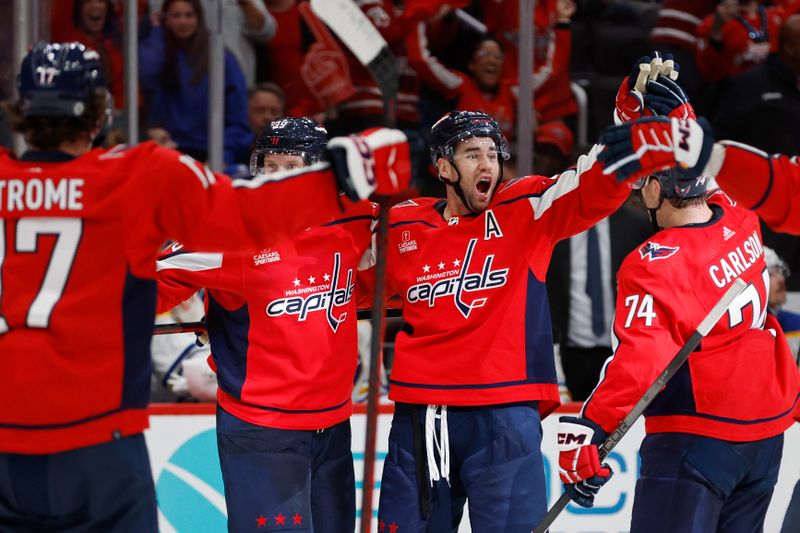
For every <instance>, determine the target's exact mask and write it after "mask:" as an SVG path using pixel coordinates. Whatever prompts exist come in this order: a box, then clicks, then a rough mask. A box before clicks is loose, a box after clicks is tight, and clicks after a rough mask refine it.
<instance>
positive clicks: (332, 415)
mask: <svg viewBox="0 0 800 533" xmlns="http://www.w3.org/2000/svg"><path fill="white" fill-rule="evenodd" d="M376 209H377V207H376V206H375V205H373V204H370V203H368V202H360V203H358V204H352V205H351V208H350V209H348V211H347V212H346V213H345V214H344V218H340V219H337V220H334V221H332V222H329V223H327V224H325V225H323V226H317V227H314V228H310V229H308V230H307V231H304V232H302V233H300V234H299V235H297V236H296V237H295V238H293V239H291V240H286V241H282V242H281V243H279V244H277V245H273V246H271V247H269V248H265V249H261V250H258V251H255V252H253V253H249V254H224V255H222V254H209V253H186V252H185V251H184V250H183V249H181V247H180V246H179V245H178V246H173V247H172V248H171V249H170V250H169V252H168V253H167V254H166V255H164V256H163V257H162V259H160V260H159V261H158V266H157V270H158V300H159V301H158V309H159V311H166V310H168V309H171V308H172V307H174V306H175V305H177V304H178V303H180V302H181V301H183V300H185V299H186V298H187V297H188V296H189V295H191V293H193V292H194V291H196V290H197V289H199V288H200V287H206V288H207V289H208V292H207V298H208V311H207V315H206V321H207V326H208V331H209V336H210V338H211V351H212V354H213V355H212V357H213V361H214V365H215V367H216V371H217V377H218V381H219V389H218V392H217V399H218V401H219V405H220V406H221V407H222V408H223V409H225V410H226V411H228V412H229V413H231V414H233V415H234V416H236V417H238V418H240V419H242V420H246V421H247V422H250V423H252V424H256V425H259V426H267V427H273V428H280V429H323V428H327V427H330V426H333V425H335V424H338V423H339V422H341V421H343V420H346V419H347V418H349V416H350V414H351V412H352V406H351V404H350V398H351V391H352V388H353V376H354V375H355V372H356V363H357V360H358V338H357V336H358V334H357V331H356V296H355V294H354V292H355V290H356V277H357V272H358V270H359V269H360V268H361V269H364V268H368V267H370V266H371V258H372V256H371V248H370V242H371V235H372V225H373V222H374V220H375V217H376V215H377V213H376Z"/></svg>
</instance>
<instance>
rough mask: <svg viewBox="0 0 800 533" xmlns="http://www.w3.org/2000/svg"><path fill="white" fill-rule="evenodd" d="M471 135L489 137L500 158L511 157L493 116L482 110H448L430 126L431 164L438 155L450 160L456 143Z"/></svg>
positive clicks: (503, 136) (504, 138) (471, 136)
mask: <svg viewBox="0 0 800 533" xmlns="http://www.w3.org/2000/svg"><path fill="white" fill-rule="evenodd" d="M473 137H489V138H490V139H492V140H493V141H494V145H495V148H496V150H497V153H498V154H499V155H500V157H501V158H502V159H508V158H509V157H511V155H510V153H509V150H508V141H507V140H506V137H505V135H503V132H502V131H501V130H500V126H499V125H498V124H497V121H496V120H495V119H494V118H492V117H491V116H490V115H487V114H486V113H484V112H483V111H450V112H448V113H445V114H444V116H442V118H440V119H439V120H437V121H436V123H435V124H434V125H433V127H432V128H431V141H430V147H431V159H432V160H433V164H434V165H436V162H437V161H438V159H439V158H440V157H443V158H445V159H447V160H448V161H451V162H452V161H453V155H454V154H455V148H456V144H458V143H459V141H464V140H466V139H471V138H473Z"/></svg>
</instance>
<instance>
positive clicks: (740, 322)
mask: <svg viewBox="0 0 800 533" xmlns="http://www.w3.org/2000/svg"><path fill="white" fill-rule="evenodd" d="M708 205H709V207H710V208H711V210H712V212H713V216H712V218H711V220H709V221H708V222H706V223H704V224H692V225H690V226H683V227H675V228H670V229H666V230H663V231H660V232H658V233H657V234H656V235H654V236H653V238H652V239H651V240H649V241H648V242H646V243H644V244H643V245H642V246H640V247H639V249H638V250H635V251H633V252H632V253H631V254H630V255H629V256H628V257H627V258H626V259H625V261H624V262H623V264H622V267H621V268H620V271H619V273H618V275H617V280H618V282H619V290H618V293H617V311H616V320H615V324H614V339H613V341H614V343H613V344H614V355H613V356H612V357H611V358H609V360H608V361H607V362H606V365H605V367H604V368H603V373H602V374H601V378H600V383H599V384H598V386H597V388H596V389H595V390H594V392H593V393H592V395H591V396H590V398H589V399H588V400H587V402H586V404H585V405H584V408H583V416H585V417H587V418H589V419H590V420H592V421H594V422H596V423H598V424H600V425H601V426H602V427H603V429H604V430H605V431H606V432H608V433H611V432H612V431H613V430H614V428H616V427H617V425H618V424H619V423H620V421H621V420H622V419H623V418H624V417H625V415H627V414H628V412H629V411H630V410H631V409H632V408H633V405H634V404H635V403H636V402H637V401H638V400H639V398H641V396H642V395H643V394H644V391H645V390H646V389H647V388H648V387H649V386H650V385H651V384H652V383H653V382H654V381H655V379H656V377H657V376H658V375H659V374H660V373H661V372H662V371H663V370H664V368H666V366H667V364H668V363H669V361H670V359H671V358H672V357H674V355H675V354H676V353H677V352H678V350H679V349H680V348H681V346H682V345H683V343H684V342H685V340H686V339H688V338H689V336H690V335H691V334H692V333H693V332H694V330H695V329H696V328H697V326H698V324H699V323H700V321H701V320H702V319H703V318H704V317H705V316H706V314H707V313H708V312H709V311H710V309H711V307H712V306H713V305H714V303H715V302H717V301H718V300H719V299H720V297H721V296H722V294H723V293H724V292H725V291H726V289H727V288H728V287H729V286H730V284H731V283H733V281H734V280H736V279H739V278H741V279H742V280H744V281H745V282H747V287H746V289H745V290H744V292H742V294H740V295H739V296H738V297H737V298H736V299H735V300H734V301H733V303H732V304H731V305H730V306H729V307H728V310H727V312H726V313H725V315H723V317H722V319H720V320H719V321H718V322H717V323H716V325H715V326H714V327H713V328H712V329H711V331H710V332H709V333H708V335H707V336H706V337H705V338H704V339H703V341H702V343H701V344H700V346H699V347H698V348H697V349H696V350H695V351H694V352H693V353H692V354H690V355H689V359H688V361H687V362H686V363H685V364H684V365H683V366H681V368H680V369H679V370H678V372H677V373H676V374H675V376H673V378H672V379H671V380H670V381H669V382H668V383H667V385H666V386H665V387H664V389H663V390H662V391H661V392H660V393H659V394H658V396H656V398H655V399H654V400H653V403H652V404H650V406H649V407H648V409H647V410H646V411H645V427H646V431H647V433H659V432H681V433H692V434H696V435H705V436H708V437H713V438H718V439H723V440H730V441H753V440H759V439H765V438H769V437H772V436H774V435H778V434H780V433H782V432H783V431H784V430H785V429H786V428H787V427H789V426H790V425H791V424H792V410H793V408H794V405H795V403H796V401H797V398H798V394H799V393H800V390H799V389H798V388H799V387H800V379H798V371H797V366H796V364H795V362H794V358H793V357H792V354H791V352H790V350H789V346H788V344H787V342H786V339H785V338H784V336H783V332H782V331H781V329H780V326H779V325H778V323H777V321H776V320H775V319H774V317H773V316H772V315H769V314H768V313H767V299H768V296H769V273H768V271H767V266H766V263H765V262H764V248H763V246H762V244H761V231H760V228H759V222H758V218H757V217H756V216H755V215H754V214H752V213H751V212H749V211H746V210H744V209H742V208H740V207H738V206H736V205H734V204H733V203H732V202H731V201H730V199H728V198H727V197H726V196H725V195H723V194H722V193H719V192H717V193H716V194H714V195H713V196H712V197H711V198H710V199H709V201H708Z"/></svg>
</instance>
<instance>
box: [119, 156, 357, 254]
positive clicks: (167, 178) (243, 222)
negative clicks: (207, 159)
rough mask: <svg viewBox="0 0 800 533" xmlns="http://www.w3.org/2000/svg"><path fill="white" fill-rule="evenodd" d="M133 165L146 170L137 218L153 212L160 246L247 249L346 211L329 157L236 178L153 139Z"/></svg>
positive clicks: (138, 195) (138, 194) (135, 204)
mask: <svg viewBox="0 0 800 533" xmlns="http://www.w3.org/2000/svg"><path fill="white" fill-rule="evenodd" d="M133 163H134V164H136V165H139V167H138V170H139V171H140V175H141V174H143V175H144V178H143V179H140V180H137V189H136V190H133V191H130V194H131V195H133V196H134V198H131V203H132V206H133V207H132V212H133V216H134V217H137V216H142V217H144V216H147V211H148V210H150V211H152V216H153V218H154V219H155V227H156V228H157V230H158V232H159V235H157V236H156V237H155V239H154V240H155V241H157V242H156V244H155V247H156V248H157V247H158V246H160V244H161V242H163V240H164V239H166V238H171V239H176V240H179V241H181V242H183V243H184V244H185V245H186V246H187V247H188V248H190V249H194V250H212V251H246V250H247V249H254V248H258V247H263V246H268V245H271V244H274V243H277V242H279V241H281V240H283V239H285V238H287V237H290V236H292V235H294V234H296V233H298V232H300V231H302V230H304V229H305V228H307V227H309V226H313V225H317V224H321V223H324V222H327V221H329V220H331V219H332V218H334V217H335V216H336V215H338V214H340V213H341V207H340V204H339V201H338V193H337V191H336V185H335V178H334V175H333V172H332V171H331V170H330V169H329V168H328V166H327V164H326V163H319V164H315V165H312V166H310V167H306V168H304V169H302V170H301V171H295V172H281V173H277V174H272V175H268V176H260V177H258V178H254V179H252V180H233V181H232V180H231V179H230V178H228V177H227V176H224V175H222V174H214V173H212V172H211V171H210V170H208V169H207V168H206V167H205V166H204V165H203V164H202V163H199V162H197V161H195V160H194V159H192V158H190V157H188V156H185V155H181V154H179V153H177V152H174V151H172V150H167V149H164V148H161V147H156V146H155V145H153V146H151V147H149V150H147V151H145V152H144V153H142V154H141V155H140V158H139V160H138V161H135V162H133ZM134 223H135V222H134ZM149 244H153V243H152V242H151V243H149Z"/></svg>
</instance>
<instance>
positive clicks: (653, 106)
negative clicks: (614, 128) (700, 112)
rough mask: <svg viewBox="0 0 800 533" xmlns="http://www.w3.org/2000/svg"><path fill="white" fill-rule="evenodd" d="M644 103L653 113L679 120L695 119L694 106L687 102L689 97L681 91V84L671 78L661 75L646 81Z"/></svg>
mask: <svg viewBox="0 0 800 533" xmlns="http://www.w3.org/2000/svg"><path fill="white" fill-rule="evenodd" d="M644 105H645V107H646V108H647V109H648V110H650V111H652V113H653V114H654V115H662V116H665V117H670V118H677V119H681V120H686V119H689V118H693V119H697V116H696V115H695V114H694V108H693V107H692V104H690V103H689V98H688V97H687V96H686V93H685V92H683V89H681V86H680V85H678V84H677V83H676V82H675V81H674V80H672V79H671V78H668V77H666V76H663V75H660V76H658V78H656V79H655V80H651V81H648V82H647V92H646V93H645V94H644Z"/></svg>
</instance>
